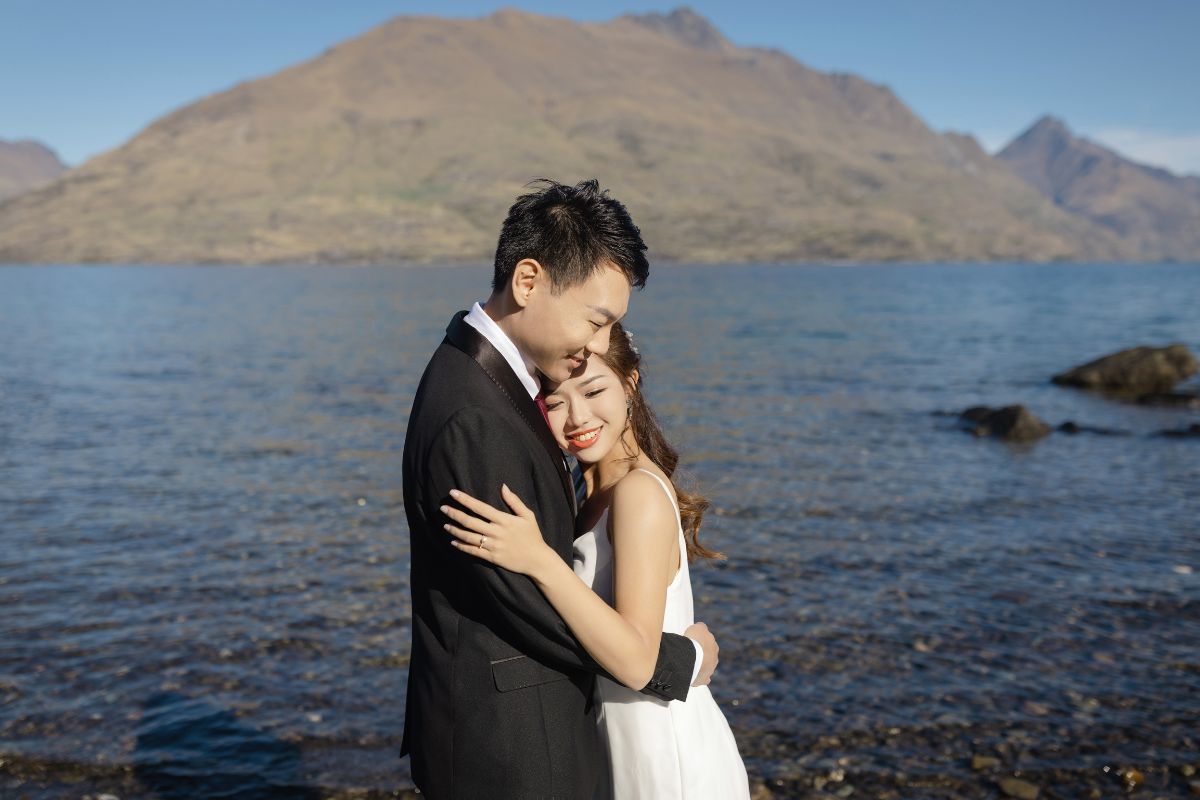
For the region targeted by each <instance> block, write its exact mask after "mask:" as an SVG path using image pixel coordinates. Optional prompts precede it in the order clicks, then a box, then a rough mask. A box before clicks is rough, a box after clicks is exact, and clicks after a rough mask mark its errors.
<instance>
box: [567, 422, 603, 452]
mask: <svg viewBox="0 0 1200 800" xmlns="http://www.w3.org/2000/svg"><path fill="white" fill-rule="evenodd" d="M603 427H604V426H603V425H601V426H600V427H598V428H589V429H588V430H586V431H580V432H579V433H572V434H571V435H570V436H568V437H567V443H568V444H570V445H571V446H572V447H575V448H577V449H579V450H585V449H587V448H589V447H591V446H592V445H594V444H595V443H596V440H597V439H599V438H600V428H603Z"/></svg>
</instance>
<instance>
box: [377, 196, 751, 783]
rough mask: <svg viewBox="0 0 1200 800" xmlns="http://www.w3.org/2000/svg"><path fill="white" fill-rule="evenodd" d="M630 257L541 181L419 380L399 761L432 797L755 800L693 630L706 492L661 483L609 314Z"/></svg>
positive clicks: (611, 218)
mask: <svg viewBox="0 0 1200 800" xmlns="http://www.w3.org/2000/svg"><path fill="white" fill-rule="evenodd" d="M645 249H646V246H645V244H644V243H643V242H642V239H641V235H640V233H639V231H638V229H637V226H635V225H634V224H633V220H632V219H630V217H629V214H628V212H627V211H626V210H625V207H624V206H623V205H622V204H621V203H619V202H617V200H615V199H613V198H612V197H610V196H609V195H608V194H607V192H604V191H601V190H600V189H599V187H598V186H597V184H596V182H595V181H585V182H583V183H580V184H578V185H576V186H566V185H563V184H559V183H555V182H552V181H544V182H541V185H540V186H539V187H538V189H537V191H533V192H531V193H529V194H525V195H522V196H521V197H519V198H517V201H516V202H515V203H514V204H513V206H512V207H511V208H510V209H509V213H508V217H507V218H506V219H505V221H504V226H503V228H502V230H501V233H500V240H499V244H498V246H497V249H496V261H495V272H494V277H493V282H492V292H491V296H490V297H489V298H488V299H487V300H486V302H484V303H483V304H480V303H476V304H475V305H474V306H473V307H472V308H471V310H470V311H463V312H459V313H458V314H457V315H455V317H454V318H453V319H452V320H451V322H450V326H449V327H448V328H447V329H446V338H445V340H444V341H443V342H442V343H441V345H440V346H439V347H438V348H437V350H436V351H435V352H434V354H433V357H432V358H431V359H430V361H429V366H428V367H427V368H426V370H425V373H424V375H423V376H422V378H421V383H420V386H419V387H418V388H417V394H416V398H415V399H414V400H413V407H412V414H411V416H410V418H409V424H408V435H407V439H406V441H405V444H404V506H405V511H406V512H407V516H408V526H409V535H410V538H411V558H412V572H411V588H412V614H413V630H412V638H413V642H412V661H411V663H410V666H409V679H408V702H407V707H406V711H405V721H404V743H403V745H402V746H401V751H400V753H401V755H405V754H407V755H409V756H410V757H411V759H412V775H413V779H414V781H415V782H416V784H417V787H418V788H419V789H420V790H421V792H422V793H423V794H425V795H428V796H429V797H431V798H434V800H443V799H447V800H449V799H451V798H454V799H456V800H475V798H498V799H500V800H506V799H507V798H513V799H514V800H515V799H517V798H583V799H584V800H593V798H646V799H647V800H650V799H651V798H653V800H671V799H672V798H689V799H692V798H713V800H737V799H738V798H747V797H748V796H749V790H748V785H747V779H746V770H745V767H744V766H743V765H742V760H741V758H740V756H739V755H738V751H737V745H736V743H735V741H734V738H733V734H732V733H731V731H730V729H729V725H728V723H727V722H726V721H725V718H724V716H723V715H722V714H721V711H720V709H719V708H718V707H717V705H716V703H715V702H714V700H713V697H712V694H711V693H710V692H709V690H708V686H707V684H708V681H709V678H710V677H711V675H712V673H713V670H714V669H715V668H716V664H717V644H716V641H715V639H714V638H713V637H712V635H711V634H710V633H709V632H708V629H707V627H706V626H704V625H703V624H693V623H694V619H693V609H692V589H691V582H690V578H689V573H688V562H689V560H691V559H695V558H712V557H717V556H718V555H719V554H717V553H714V552H712V551H710V550H708V549H707V548H705V547H704V546H703V545H702V544H701V543H700V541H699V540H698V539H697V535H696V534H697V529H698V528H699V525H700V521H701V517H702V515H703V512H704V509H705V506H706V505H707V504H706V502H705V500H704V499H703V498H702V497H699V496H698V495H694V494H689V493H686V492H684V491H681V490H680V489H678V488H677V487H676V486H675V484H674V482H673V480H672V477H671V475H672V472H673V471H674V469H675V464H676V460H677V457H676V453H675V450H674V449H673V448H672V447H671V445H670V444H669V443H668V442H667V440H666V439H665V437H664V436H663V433H662V431H661V430H660V428H659V426H658V423H657V422H656V420H655V417H654V414H653V412H652V411H651V409H650V407H649V405H648V404H647V401H646V398H645V396H644V395H643V394H642V378H643V374H642V369H641V357H640V354H639V352H638V349H637V347H636V346H635V345H634V341H633V337H632V336H630V335H629V334H628V333H627V332H626V331H624V330H623V329H622V327H621V325H620V320H621V318H622V317H623V316H624V315H625V312H626V310H627V308H628V305H629V299H630V295H631V293H632V289H633V287H639V288H640V287H642V286H643V285H644V284H645V282H646V277H647V274H648V272H649V265H648V263H647V260H646V256H645Z"/></svg>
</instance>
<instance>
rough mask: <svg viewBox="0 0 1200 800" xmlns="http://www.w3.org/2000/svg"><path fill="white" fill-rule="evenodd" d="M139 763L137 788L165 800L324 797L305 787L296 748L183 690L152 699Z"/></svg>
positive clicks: (146, 709) (310, 799)
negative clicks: (138, 785) (188, 694)
mask: <svg viewBox="0 0 1200 800" xmlns="http://www.w3.org/2000/svg"><path fill="white" fill-rule="evenodd" d="M133 762H134V775H135V776H136V777H137V780H138V782H139V783H140V784H141V785H142V786H143V787H144V788H145V789H146V791H147V792H152V793H153V796H155V797H157V798H161V800H191V798H197V797H206V798H236V799H237V800H283V798H287V800H318V798H320V797H321V793H320V792H318V791H317V790H316V789H314V788H311V787H308V786H305V785H304V784H303V781H302V778H301V772H302V764H301V754H300V750H299V748H298V747H296V746H295V745H294V744H290V743H288V742H284V741H281V740H280V739H277V738H275V737H274V736H272V735H270V734H268V733H264V732H263V731H261V730H259V729H258V728H255V727H253V726H250V725H246V724H245V723H244V722H242V721H241V720H239V719H238V718H237V716H236V715H234V714H233V713H232V712H231V711H229V710H227V709H224V708H220V707H218V706H215V705H213V704H212V703H210V702H208V701H206V700H201V699H198V698H194V697H188V696H187V695H183V694H180V693H178V692H160V693H157V694H155V695H153V696H151V697H150V698H149V699H148V700H147V701H146V703H145V705H144V706H143V716H142V720H141V723H140V725H139V727H138V735H137V744H136V747H135V750H134V753H133Z"/></svg>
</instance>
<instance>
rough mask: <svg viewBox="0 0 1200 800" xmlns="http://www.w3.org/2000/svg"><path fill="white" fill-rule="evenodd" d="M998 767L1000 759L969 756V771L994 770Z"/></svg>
mask: <svg viewBox="0 0 1200 800" xmlns="http://www.w3.org/2000/svg"><path fill="white" fill-rule="evenodd" d="M998 766H1000V759H998V758H996V757H995V756H982V755H974V756H971V769H975V770H979V769H994V768H996V767H998Z"/></svg>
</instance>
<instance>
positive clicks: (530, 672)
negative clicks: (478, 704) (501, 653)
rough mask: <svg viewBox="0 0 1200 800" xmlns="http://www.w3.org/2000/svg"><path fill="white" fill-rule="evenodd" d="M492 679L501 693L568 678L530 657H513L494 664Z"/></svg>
mask: <svg viewBox="0 0 1200 800" xmlns="http://www.w3.org/2000/svg"><path fill="white" fill-rule="evenodd" d="M492 679H493V680H495V681H496V688H497V689H498V690H499V691H501V692H511V691H512V690H513V689H524V688H526V687H527V686H537V685H538V684H542V683H551V682H552V681H565V680H567V676H566V675H564V674H562V673H561V672H559V671H557V670H553V669H550V668H549V667H547V666H543V665H542V664H539V663H538V662H536V661H534V660H533V659H532V658H530V657H529V656H513V657H512V658H502V659H500V660H499V661H493V662H492Z"/></svg>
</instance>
